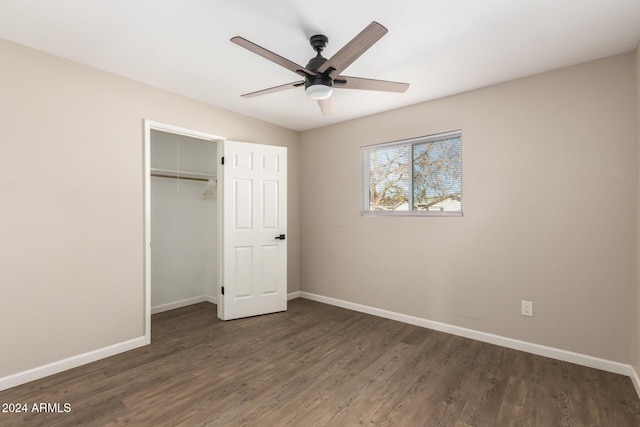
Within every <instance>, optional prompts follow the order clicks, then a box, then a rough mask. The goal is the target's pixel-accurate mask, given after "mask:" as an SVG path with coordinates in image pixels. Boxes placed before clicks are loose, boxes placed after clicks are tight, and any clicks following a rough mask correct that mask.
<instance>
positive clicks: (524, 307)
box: [520, 301, 533, 316]
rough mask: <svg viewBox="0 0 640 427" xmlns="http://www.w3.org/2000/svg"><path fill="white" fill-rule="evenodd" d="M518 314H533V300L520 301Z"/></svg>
mask: <svg viewBox="0 0 640 427" xmlns="http://www.w3.org/2000/svg"><path fill="white" fill-rule="evenodd" d="M520 314H522V315H523V316H533V302H531V301H521V305H520Z"/></svg>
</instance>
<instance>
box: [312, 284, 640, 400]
mask: <svg viewBox="0 0 640 427" xmlns="http://www.w3.org/2000/svg"><path fill="white" fill-rule="evenodd" d="M300 297H301V298H306V299H309V300H313V301H317V302H322V303H325V304H329V305H334V306H337V307H342V308H347V309H349V310H353V311H359V312H361V313H367V314H371V315H374V316H378V317H384V318H386V319H391V320H397V321H398V322H403V323H409V324H411V325H416V326H421V327H423V328H428V329H433V330H436V331H440V332H446V333H448V334H452V335H458V336H461V337H465V338H471V339H474V340H476V341H482V342H486V343H489V344H495V345H499V346H502V347H507V348H512V349H514V350H520V351H525V352H527V353H532V354H537V355H539V356H545V357H550V358H552V359H557V360H562V361H564V362H570V363H575V364H578V365H582V366H587V367H589V368H596V369H601V370H603V371H607V372H613V373H615V374H621V375H626V376H629V377H631V380H632V381H633V382H634V385H635V387H636V391H638V395H639V396H640V379H638V376H637V374H635V379H634V376H633V375H632V374H634V373H635V371H634V369H633V367H632V366H631V365H625V364H624V363H619V362H614V361H611V360H607V359H601V358H598V357H593V356H589V355H586V354H580V353H574V352H572V351H567V350H562V349H558V348H553V347H547V346H544V345H540V344H533V343H530V342H526V341H520V340H516V339H513V338H507V337H503V336H500V335H494V334H490V333H487V332H480V331H476V330H473V329H467V328H462V327H460V326H454V325H449V324H447V323H441V322H435V321H433V320H427V319H423V318H420V317H414V316H408V315H406V314H401V313H396V312H393V311H388V310H383V309H380V308H375V307H369V306H366V305H362V304H356V303H352V302H348V301H343V300H340V299H336V298H330V297H325V296H322V295H317V294H313V293H310V292H304V291H302V292H300Z"/></svg>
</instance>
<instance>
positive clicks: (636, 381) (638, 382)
mask: <svg viewBox="0 0 640 427" xmlns="http://www.w3.org/2000/svg"><path fill="white" fill-rule="evenodd" d="M629 376H630V377H631V382H632V383H633V386H634V387H635V389H636V393H638V397H640V377H638V372H637V371H636V370H635V368H634V367H633V366H632V367H631V375H629Z"/></svg>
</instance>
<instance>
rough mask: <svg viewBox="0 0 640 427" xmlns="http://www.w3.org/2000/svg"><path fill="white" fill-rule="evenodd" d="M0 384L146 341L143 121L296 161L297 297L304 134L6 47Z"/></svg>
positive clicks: (0, 98)
mask: <svg viewBox="0 0 640 427" xmlns="http://www.w3.org/2000/svg"><path fill="white" fill-rule="evenodd" d="M0 57H1V58H2V67H0V94H1V95H0V132H2V137H1V138H2V139H1V141H2V142H1V144H2V145H1V146H2V155H1V156H0V188H1V189H2V191H1V192H0V197H1V200H2V202H1V206H2V209H1V210H0V289H1V291H0V325H2V344H1V347H2V351H0V377H3V376H6V375H9V374H13V373H17V372H21V371H24V370H26V369H30V368H34V367H38V366H42V365H45V364H47V363H51V362H55V361H59V360H61V359H63V358H66V357H70V356H74V355H78V354H83V353H86V352H89V351H92V350H96V349H100V348H103V347H106V346H109V345H112V344H117V343H120V342H123V341H126V340H130V339H133V338H137V337H140V336H142V335H143V334H144V311H143V306H144V302H143V301H144V297H143V290H144V277H143V272H144V269H143V219H144V216H143V175H144V172H143V147H144V144H143V119H151V120H154V121H158V122H163V123H167V124H172V125H176V126H181V127H185V128H189V129H194V130H199V131H203V132H209V133H213V134H216V135H221V136H225V137H228V138H230V139H234V140H240V141H248V142H256V143H265V144H272V145H283V146H286V147H287V148H288V157H289V212H288V218H289V227H288V235H287V240H288V242H289V254H290V255H289V271H288V277H289V285H288V287H289V292H293V291H297V290H298V289H299V252H300V247H299V238H300V229H299V228H300V219H299V204H300V201H299V181H300V180H299V165H298V162H297V159H298V157H299V147H298V139H299V134H298V133H297V132H293V131H290V130H286V129H283V128H280V127H277V126H273V125H270V124H266V123H264V122H260V121H257V120H253V119H249V118H247V117H244V116H241V115H238V114H234V113H231V112H228V111H225V110H221V109H218V108H215V107H212V106H209V105H206V104H204V103H201V102H197V101H194V100H191V99H188V98H184V97H181V96H177V95H175V94H171V93H168V92H164V91H160V90H158V89H154V88H152V87H149V86H146V85H143V84H140V83H137V82H133V81H130V80H127V79H123V78H120V77H117V76H114V75H111V74H108V73H105V72H101V71H98V70H95V69H92V68H88V67H85V66H81V65H79V64H76V63H73V62H70V61H66V60H64V59H61V58H57V57H54V56H51V55H47V54H43V53H40V52H37V51H34V50H31V49H27V48H24V47H21V46H18V45H15V44H12V43H8V42H4V41H0Z"/></svg>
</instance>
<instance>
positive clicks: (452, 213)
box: [360, 129, 464, 217]
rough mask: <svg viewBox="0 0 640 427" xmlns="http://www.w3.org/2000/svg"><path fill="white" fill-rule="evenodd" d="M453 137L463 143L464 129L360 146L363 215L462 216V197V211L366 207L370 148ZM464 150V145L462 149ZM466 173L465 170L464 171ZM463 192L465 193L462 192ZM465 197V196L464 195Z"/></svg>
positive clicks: (411, 200)
mask: <svg viewBox="0 0 640 427" xmlns="http://www.w3.org/2000/svg"><path fill="white" fill-rule="evenodd" d="M452 137H459V138H460V141H461V143H462V130H460V129H458V130H454V131H450V132H443V133H438V134H433V135H426V136H421V137H417V138H410V139H404V140H399V141H392V142H386V143H382V144H371V145H365V146H362V147H360V149H361V153H360V155H361V162H360V163H361V165H362V191H361V197H362V200H361V203H362V205H361V206H362V210H361V212H360V214H361V215H362V216H429V217H461V216H463V215H462V212H463V207H462V198H461V200H460V211H429V210H406V211H383V210H375V211H372V210H369V209H366V207H368V206H370V201H369V191H370V188H369V171H370V167H369V157H368V155H367V153H368V152H369V151H370V150H373V149H383V148H387V147H394V146H403V145H409V146H413V145H416V144H421V143H429V142H435V141H439V140H442V139H448V138H452ZM460 150H461V151H462V147H461V149H460ZM460 155H461V156H462V153H460ZM463 173H464V172H463ZM411 185H412V186H413V177H412V178H411ZM462 185H463V183H462V176H461V177H460V186H461V188H462ZM409 193H410V195H409V206H410V207H412V206H413V188H412V189H411V191H410V192H409ZM462 194H464V193H463V192H462ZM463 197H464V196H463Z"/></svg>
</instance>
